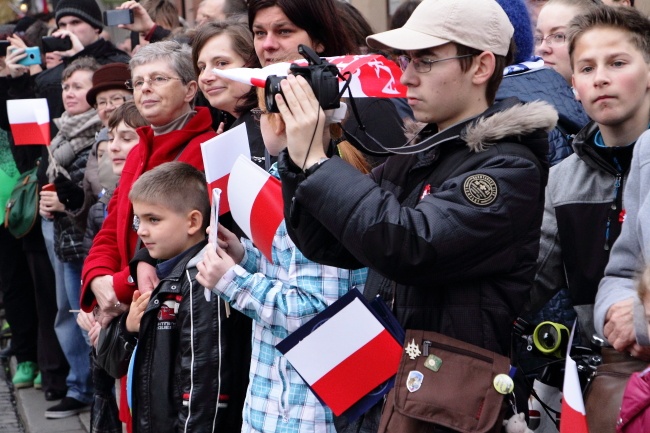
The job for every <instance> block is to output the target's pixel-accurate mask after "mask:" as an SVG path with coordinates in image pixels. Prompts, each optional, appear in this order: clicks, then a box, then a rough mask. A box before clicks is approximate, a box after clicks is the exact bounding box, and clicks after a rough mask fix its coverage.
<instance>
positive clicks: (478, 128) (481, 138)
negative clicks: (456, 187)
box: [461, 101, 558, 152]
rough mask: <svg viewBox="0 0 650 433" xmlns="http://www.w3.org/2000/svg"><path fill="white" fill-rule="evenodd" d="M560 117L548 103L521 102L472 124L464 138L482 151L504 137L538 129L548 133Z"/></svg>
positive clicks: (464, 133) (464, 132)
mask: <svg viewBox="0 0 650 433" xmlns="http://www.w3.org/2000/svg"><path fill="white" fill-rule="evenodd" d="M557 120H558V114H557V111H556V110H555V108H553V106H552V105H550V104H549V103H547V102H543V101H533V102H529V103H525V104H524V103H521V104H516V105H514V106H512V107H509V108H506V109H505V110H502V111H498V112H496V113H495V114H493V115H491V116H486V117H482V118H480V119H479V120H478V121H477V122H473V123H471V124H470V125H468V126H467V127H466V128H465V130H464V131H463V133H462V134H461V137H462V139H463V140H464V141H465V142H467V146H468V147H469V148H470V149H472V150H473V151H474V152H482V151H484V150H486V149H487V148H488V146H489V145H490V144H491V143H494V142H496V141H499V140H502V139H503V138H505V137H513V136H515V137H516V136H522V135H528V134H531V133H532V132H534V131H538V130H544V131H546V132H549V131H551V130H552V129H553V128H555V125H556V124H557Z"/></svg>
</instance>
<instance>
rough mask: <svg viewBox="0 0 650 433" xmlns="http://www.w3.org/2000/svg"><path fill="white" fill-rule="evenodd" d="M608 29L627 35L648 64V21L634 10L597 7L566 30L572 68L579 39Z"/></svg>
mask: <svg viewBox="0 0 650 433" xmlns="http://www.w3.org/2000/svg"><path fill="white" fill-rule="evenodd" d="M597 28H610V29H616V30H620V31H622V32H625V33H627V35H628V38H629V41H630V42H631V43H632V44H633V45H634V46H635V47H636V48H637V49H638V50H639V51H640V52H641V54H642V55H643V58H644V59H645V61H646V62H650V21H648V18H647V17H646V16H644V15H643V14H642V13H641V12H639V11H638V10H636V9H634V8H625V7H611V6H599V7H598V8H596V9H595V10H593V11H591V12H589V13H586V14H584V15H578V16H576V17H575V18H573V20H571V23H569V28H568V30H567V37H568V38H569V57H570V59H571V67H572V68H573V53H574V52H575V48H576V44H577V42H578V40H579V39H580V37H581V36H582V35H584V34H585V33H586V32H588V31H589V30H593V29H597Z"/></svg>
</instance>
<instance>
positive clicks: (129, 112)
mask: <svg viewBox="0 0 650 433" xmlns="http://www.w3.org/2000/svg"><path fill="white" fill-rule="evenodd" d="M121 121H124V123H126V124H127V126H129V127H131V128H133V129H137V128H139V127H141V126H149V125H150V123H149V122H147V120H146V119H145V118H144V117H142V114H140V112H139V111H138V109H137V107H136V106H135V103H134V102H133V101H132V100H131V101H126V102H125V103H124V104H122V105H120V106H119V107H117V109H116V110H115V111H113V113H111V117H109V118H108V125H107V126H108V130H109V131H110V130H113V129H115V128H116V127H117V125H119V124H120V122H121Z"/></svg>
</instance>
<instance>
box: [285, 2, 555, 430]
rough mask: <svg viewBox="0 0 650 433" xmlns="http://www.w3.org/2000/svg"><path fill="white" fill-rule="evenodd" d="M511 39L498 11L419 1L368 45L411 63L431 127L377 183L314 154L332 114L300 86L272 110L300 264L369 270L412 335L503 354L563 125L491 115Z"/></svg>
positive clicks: (370, 292) (512, 108)
mask: <svg viewBox="0 0 650 433" xmlns="http://www.w3.org/2000/svg"><path fill="white" fill-rule="evenodd" d="M512 35H513V28H512V25H511V24H510V21H509V20H508V17H507V15H506V14H505V12H504V11H503V10H502V9H501V7H500V6H499V5H498V4H497V2H495V1H494V0H472V1H456V0H423V1H422V2H421V3H420V5H419V6H418V7H417V8H416V9H415V11H414V12H413V14H412V15H411V18H409V20H408V21H407V22H406V24H405V25H404V26H403V27H401V28H399V29H395V30H390V31H388V32H384V33H379V34H376V35H373V36H370V37H369V38H368V43H369V45H370V46H371V47H373V48H378V49H397V50H403V51H405V52H406V55H405V56H402V57H400V64H401V67H402V70H403V71H404V72H403V74H402V77H401V82H402V84H404V85H405V86H406V87H407V99H408V103H409V105H410V106H411V108H412V109H413V114H414V116H415V119H416V120H418V121H420V122H425V123H428V125H427V126H426V127H425V128H424V129H423V130H422V131H421V133H420V137H419V138H420V142H419V143H418V144H417V145H416V146H419V147H414V146H410V147H409V152H408V153H410V154H405V155H395V156H391V157H389V158H388V159H387V160H386V162H385V163H384V164H383V165H382V166H380V167H378V168H376V169H375V170H374V171H373V172H372V173H371V175H370V176H364V175H363V174H361V173H359V172H358V171H357V170H354V169H352V168H351V167H349V165H347V164H346V163H345V162H343V161H341V159H340V158H337V157H333V158H329V159H328V158H327V156H326V155H325V153H324V152H323V150H322V147H321V146H317V145H316V144H313V145H312V144H311V142H312V140H313V138H312V137H319V136H320V133H322V128H323V124H324V122H323V120H322V117H323V114H322V112H321V111H320V108H319V104H318V103H317V101H316V99H315V97H314V94H313V91H312V90H311V88H310V86H309V84H308V83H307V82H306V81H305V80H304V79H303V78H302V77H294V76H292V75H290V76H288V78H287V79H286V80H283V81H282V83H281V86H282V91H283V94H284V97H283V96H282V95H278V96H277V97H276V102H277V103H278V107H279V109H280V112H281V114H282V117H283V119H284V122H285V123H286V129H287V145H288V152H287V151H283V152H282V153H281V154H280V158H279V165H280V175H281V178H282V188H283V196H284V198H285V201H284V203H285V220H286V222H287V226H288V227H287V229H288V232H289V235H290V236H291V238H292V240H294V242H295V244H296V246H297V247H298V248H299V249H300V251H302V252H303V253H304V254H305V255H306V256H307V257H308V258H310V259H312V260H315V261H318V262H322V263H325V264H328V265H333V266H338V267H342V268H348V269H354V268H357V267H359V266H362V265H366V266H368V267H369V268H370V270H369V272H368V280H367V281H366V286H365V287H366V290H365V292H364V295H366V296H367V297H369V298H372V297H374V296H375V295H376V294H378V293H379V294H381V295H382V297H383V298H384V299H387V300H390V302H391V307H392V310H393V311H394V312H395V314H396V316H397V319H398V320H399V322H400V324H401V325H402V326H403V327H404V328H409V329H421V330H427V331H436V332H441V333H443V334H446V335H448V336H450V337H453V338H456V339H459V340H463V341H465V342H468V343H470V344H474V345H476V346H480V347H483V348H485V349H488V350H491V351H494V352H497V353H501V354H507V353H508V352H509V349H510V335H511V329H512V322H513V320H514V318H515V317H516V316H517V315H518V314H519V312H520V310H521V308H522V306H523V304H524V302H525V301H526V300H527V298H528V293H529V290H530V287H531V285H532V281H533V277H534V275H535V260H536V258H537V253H538V248H539V228H540V225H541V220H542V214H543V209H544V187H545V185H546V178H547V174H548V164H547V162H546V153H547V150H548V138H547V137H548V134H547V131H548V130H549V129H550V128H553V127H554V126H555V123H556V121H557V113H556V112H555V110H553V109H552V108H551V107H550V106H549V105H547V104H546V103H543V102H531V103H528V104H522V103H520V102H519V101H517V100H512V99H508V100H505V101H502V102H500V103H498V104H493V103H494V96H495V94H496V90H497V88H498V87H499V84H500V82H501V78H502V71H503V68H504V67H505V66H506V65H508V64H510V63H512V62H511V61H510V59H511V56H512V53H511V49H510V47H511V40H512ZM285 100H286V102H285ZM289 107H290V108H289ZM401 144H403V143H384V145H385V146H386V147H392V148H395V147H399V146H400V145H401ZM418 150H419V152H418ZM404 153H406V152H404ZM360 368H363V367H362V366H360ZM452 368H453V366H452ZM517 388H518V387H515V389H517ZM519 388H523V387H519ZM463 392H464V390H463V389H462V387H461V388H459V389H458V393H463ZM465 392H466V391H465ZM459 398H463V396H462V394H461V395H460V397H459ZM524 406H525V403H524V402H523V401H522V402H520V407H524ZM370 418H372V416H369V417H368V421H367V422H366V425H368V426H370V425H372V424H373V421H375V422H376V415H375V416H374V418H375V419H374V420H373V419H370ZM500 422H501V421H500V420H498V423H499V424H500Z"/></svg>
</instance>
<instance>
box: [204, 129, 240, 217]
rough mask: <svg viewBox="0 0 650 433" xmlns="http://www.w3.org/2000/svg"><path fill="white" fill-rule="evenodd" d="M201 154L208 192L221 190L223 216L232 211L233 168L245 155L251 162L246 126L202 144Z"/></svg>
mask: <svg viewBox="0 0 650 433" xmlns="http://www.w3.org/2000/svg"><path fill="white" fill-rule="evenodd" d="M201 154H202V156H203V166H204V168H205V178H206V180H207V182H208V191H212V190H213V189H214V188H219V189H221V200H220V203H219V215H223V214H225V213H226V212H228V211H229V210H230V205H229V201H228V177H229V176H230V171H231V170H232V166H233V165H234V164H235V161H236V160H237V158H238V157H239V155H243V156H244V157H246V158H248V159H249V160H250V158H251V150H250V147H249V145H248V133H247V132H246V125H245V124H243V123H242V124H241V125H239V126H237V127H235V128H232V129H229V130H228V131H226V132H224V133H223V134H219V135H217V136H216V137H214V138H211V139H210V140H208V141H205V142H203V143H201ZM210 201H212V194H210Z"/></svg>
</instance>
